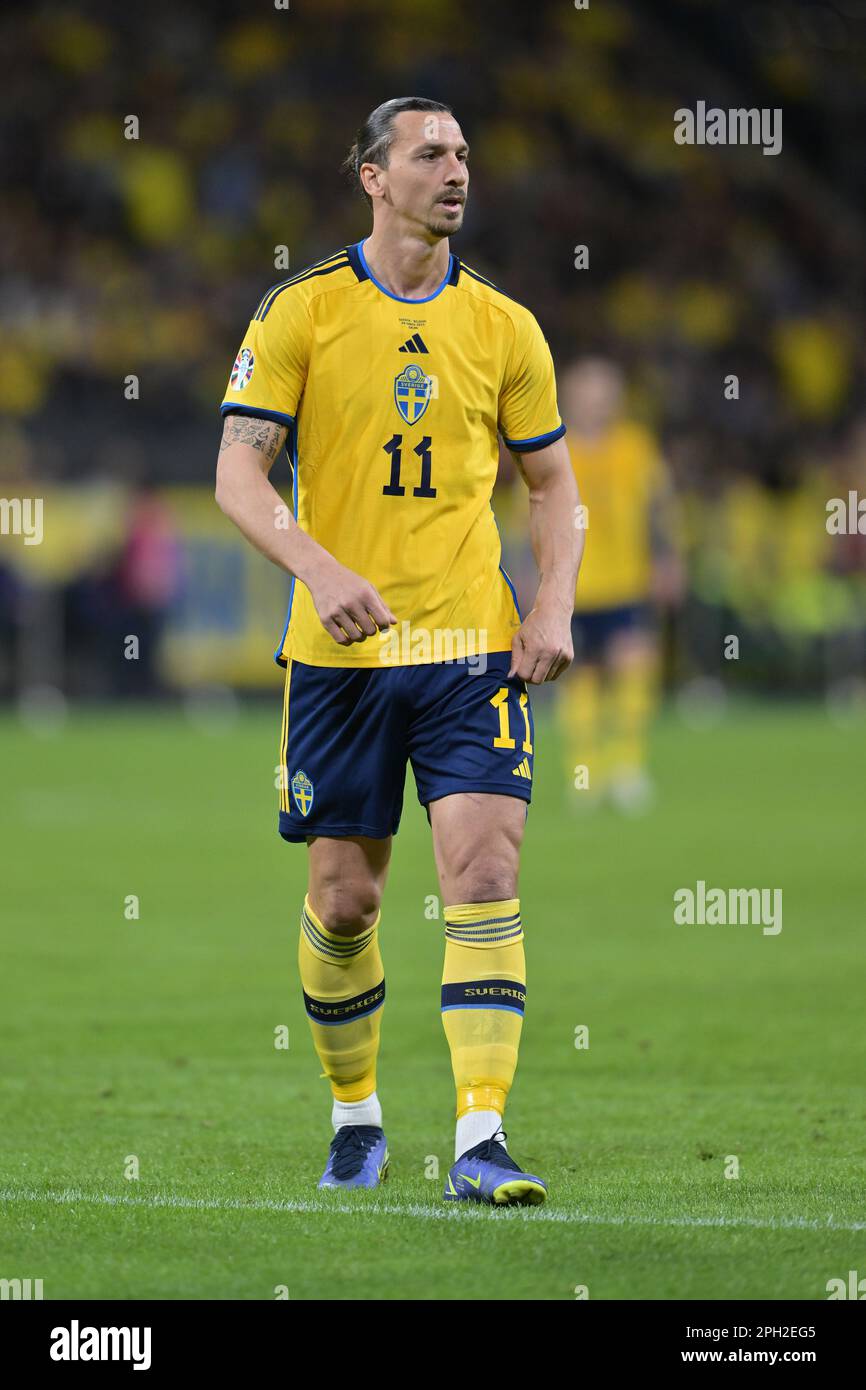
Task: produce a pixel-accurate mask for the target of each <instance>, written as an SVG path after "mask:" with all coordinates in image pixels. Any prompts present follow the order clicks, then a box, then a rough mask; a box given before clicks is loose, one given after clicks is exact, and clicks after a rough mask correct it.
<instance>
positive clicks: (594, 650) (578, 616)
mask: <svg viewBox="0 0 866 1390" xmlns="http://www.w3.org/2000/svg"><path fill="white" fill-rule="evenodd" d="M648 624H649V608H648V605H647V604H645V603H621V604H619V606H618V607H616V608H588V609H587V610H586V611H585V612H583V613H575V614H574V616H573V618H572V620H571V640H572V642H573V643H574V655H575V658H576V660H577V661H581V660H583V661H590V662H592V661H597V660H598V658H599V657H600V656H601V655H602V653H603V651H604V649H605V647H606V646H607V644H608V642H609V641H610V640H611V638H612V637H615V636H616V634H617V633H618V632H633V631H634V630H635V629H643V628H645V627H647V626H648Z"/></svg>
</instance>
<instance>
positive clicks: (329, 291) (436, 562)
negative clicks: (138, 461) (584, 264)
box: [222, 243, 565, 841]
mask: <svg viewBox="0 0 866 1390" xmlns="http://www.w3.org/2000/svg"><path fill="white" fill-rule="evenodd" d="M222 413H223V414H224V415H227V414H232V413H239V414H244V415H251V416H256V417H260V418H264V419H268V420H275V421H278V422H280V423H282V424H284V425H286V426H287V427H288V430H289V436H288V441H287V448H288V451H289V455H290V460H291V465H292V490H293V511H294V515H295V518H296V519H297V521H298V524H299V525H300V526H301V528H302V529H303V530H304V531H305V532H306V533H307V534H308V535H310V536H312V538H313V539H314V540H316V541H317V542H318V543H319V544H320V545H322V546H323V548H324V549H325V550H327V551H328V552H329V553H330V554H331V555H333V556H334V557H335V558H336V559H337V560H338V561H339V562H340V563H341V564H343V565H345V566H347V567H348V568H349V569H351V570H353V571H354V572H355V573H357V574H360V575H362V576H363V577H364V578H365V579H367V580H369V581H370V583H371V584H373V585H374V587H375V588H376V589H377V590H378V592H379V593H380V594H381V596H382V598H383V600H384V601H385V603H386V604H388V605H389V606H390V607H391V609H392V610H393V612H394V613H395V614H396V615H397V619H398V623H397V627H396V628H392V629H391V630H390V631H389V632H387V633H382V634H377V635H376V636H374V637H368V638H367V640H366V641H364V642H360V643H357V644H354V645H352V646H348V647H345V646H340V645H339V644H337V643H336V642H335V641H334V640H333V638H332V637H331V636H330V635H329V634H328V632H327V631H326V630H325V629H324V627H323V626H322V624H321V621H320V619H319V616H318V614H317V612H316V609H315V606H314V604H313V600H312V596H311V595H310V592H309V590H308V589H307V588H306V587H305V586H304V585H303V584H296V582H295V580H294V579H293V580H292V582H291V591H290V596H289V613H288V617H287V620H286V626H285V629H284V631H283V635H282V637H281V639H280V642H279V645H278V648H277V651H276V653H275V655H276V659H277V660H278V661H279V663H280V664H281V665H283V666H285V667H286V690H285V700H284V708H283V724H282V733H281V747H280V762H281V765H282V767H283V772H284V777H283V781H284V785H283V789H282V791H281V797H280V831H281V834H283V836H284V838H286V839H290V840H296V841H301V840H304V839H305V838H306V837H307V836H308V835H314V834H321V835H328V834H336V835H351V834H363V835H372V836H378V837H384V836H386V835H390V834H392V833H394V831H395V830H396V827H397V824H398V823H399V818H400V813H401V809H402V796H403V784H404V779H405V769H406V761H407V759H410V760H411V761H412V765H413V771H414V772H415V776H416V781H417V783H418V794H419V799H420V800H421V802H422V804H423V805H426V804H427V802H428V801H430V800H433V799H435V798H436V797H439V796H443V795H447V794H448V793H449V792H451V791H464V790H465V791H470V790H476V791H496V792H502V793H505V794H508V795H513V796H520V797H523V799H524V800H526V801H528V800H529V798H530V788H531V776H532V724H531V712H530V709H529V700H528V694H527V691H526V687H525V685H524V683H523V682H522V681H520V680H518V679H515V678H512V679H511V680H508V679H507V674H506V673H507V671H508V667H509V664H510V652H511V644H512V640H513V637H514V634H515V632H516V631H517V629H518V628H519V626H520V623H521V616H520V613H519V610H518V607H517V602H516V598H515V595H514V590H513V587H512V585H511V582H510V580H509V579H508V576H507V575H506V574H505V572H504V570H503V569H502V567H501V547H500V540H499V532H498V529H497V525H496V520H495V517H494V515H493V509H492V505H491V494H492V491H493V485H494V482H495V479H496V472H497V466H498V433H499V432H501V433H502V435H503V438H504V439H505V442H506V444H507V446H508V447H509V448H510V449H512V450H513V451H514V452H516V453H529V452H531V451H533V450H536V449H541V448H544V447H545V446H546V445H548V444H550V443H552V442H553V441H554V440H556V439H559V438H560V437H561V436H562V435H563V434H564V433H565V427H564V425H563V424H562V422H561V420H560V417H559V412H558V409H557V403H556V387H555V379H554V370H553V363H552V360H551V356H550V351H549V349H548V346H547V343H546V342H545V339H544V337H543V334H542V332H541V329H540V328H539V326H538V324H537V323H536V320H535V318H534V317H533V315H532V314H531V313H530V312H529V310H527V309H526V308H524V307H523V306H522V305H520V304H518V303H516V302H515V301H514V300H512V299H510V298H509V297H508V296H507V295H506V294H504V293H503V292H502V291H501V290H499V289H498V288H496V286H494V285H493V284H492V283H491V282H490V281H489V280H487V279H486V278H485V277H483V276H481V275H479V274H478V273H477V272H476V271H474V270H472V269H471V268H470V267H468V266H466V265H465V264H463V262H462V261H461V260H460V259H459V258H458V257H457V256H455V255H453V254H452V255H451V256H450V258H449V263H448V268H447V272H446V274H445V277H444V279H443V281H442V283H441V285H440V286H439V288H438V289H437V290H435V291H434V292H433V293H432V294H430V295H428V296H427V297H426V298H424V299H404V298H401V297H399V296H397V295H394V294H392V293H391V292H390V291H389V290H386V289H385V287H384V286H383V285H381V284H379V282H378V281H377V280H376V278H375V276H374V275H373V274H372V272H371V270H370V268H369V266H368V264H367V262H366V259H365V256H364V247H363V243H358V244H356V245H353V246H348V247H345V248H343V249H342V250H341V251H338V252H336V253H335V254H334V255H332V256H329V257H327V258H326V259H325V260H323V261H320V262H318V263H317V264H315V265H313V266H311V267H309V268H308V269H307V270H305V271H302V272H301V273H299V274H297V275H295V276H293V277H292V278H290V279H287V280H285V281H284V282H282V283H280V284H277V285H275V286H273V287H272V288H271V289H270V290H268V292H267V293H266V294H265V296H264V297H263V299H262V301H261V303H260V304H259V305H258V308H257V309H256V312H255V314H254V316H253V318H252V321H251V322H250V325H249V328H248V330H247V333H246V335H245V337H244V340H243V343H242V345H241V348H240V351H239V352H238V355H237V358H236V360H235V364H234V367H233V369H232V373H231V378H230V381H229V386H228V390H227V392H226V396H225V400H224V401H223V404H222Z"/></svg>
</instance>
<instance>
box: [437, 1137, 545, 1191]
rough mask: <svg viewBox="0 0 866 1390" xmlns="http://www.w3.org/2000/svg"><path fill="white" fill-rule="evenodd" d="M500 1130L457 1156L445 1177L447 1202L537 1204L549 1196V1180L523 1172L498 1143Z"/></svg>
mask: <svg viewBox="0 0 866 1390" xmlns="http://www.w3.org/2000/svg"><path fill="white" fill-rule="evenodd" d="M500 1135H502V1138H503V1139H506V1138H507V1137H508V1136H507V1135H506V1134H505V1133H504V1132H503V1131H502V1130H497V1131H496V1134H494V1135H491V1137H490V1138H489V1139H483V1140H482V1141H481V1143H480V1144H476V1145H475V1147H474V1148H473V1149H467V1150H466V1153H465V1154H462V1155H461V1157H460V1158H458V1160H457V1162H456V1163H455V1164H454V1167H453V1168H452V1169H451V1171H450V1173H449V1174H448V1177H447V1178H446V1180H445V1201H446V1202H487V1203H488V1204H489V1205H491V1206H535V1205H536V1204H537V1203H538V1202H543V1201H544V1200H545V1198H546V1197H547V1184H546V1183H543V1182H542V1181H541V1178H537V1177H536V1176H535V1174H534V1173H524V1172H523V1169H522V1168H521V1167H520V1165H519V1164H517V1163H515V1162H514V1159H513V1158H512V1157H511V1154H510V1153H508V1151H507V1150H506V1149H505V1148H504V1146H503V1145H502V1144H500V1143H499V1136H500Z"/></svg>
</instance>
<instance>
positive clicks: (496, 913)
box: [442, 898, 526, 1117]
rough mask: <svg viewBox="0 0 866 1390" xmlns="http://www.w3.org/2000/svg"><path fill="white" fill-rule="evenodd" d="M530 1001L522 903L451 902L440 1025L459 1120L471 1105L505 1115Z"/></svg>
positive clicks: (446, 920)
mask: <svg viewBox="0 0 866 1390" xmlns="http://www.w3.org/2000/svg"><path fill="white" fill-rule="evenodd" d="M525 1000H526V962H525V959H524V954H523V927H522V926H521V922H520V900H519V899H518V898H508V899H504V900H501V901H498V902H489V903H458V904H456V905H455V906H453V907H446V909H445V967H444V970H443V973H442V1023H443V1025H444V1028H445V1036H446V1037H447V1039H448V1046H449V1048H450V1049H451V1066H452V1069H453V1072H454V1082H455V1085H456V1087H457V1115H458V1117H460V1116H462V1115H465V1114H467V1113H468V1112H469V1111H472V1110H495V1111H496V1112H497V1113H498V1114H499V1115H502V1114H503V1113H504V1111H505V1101H506V1097H507V1095H508V1092H509V1090H510V1088H511V1083H512V1081H513V1079H514V1070H515V1067H516V1066H517V1049H518V1046H519V1044H520V1031H521V1028H522V1026H523V1006H524V1002H525Z"/></svg>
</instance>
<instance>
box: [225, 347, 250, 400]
mask: <svg viewBox="0 0 866 1390" xmlns="http://www.w3.org/2000/svg"><path fill="white" fill-rule="evenodd" d="M255 361H256V359H255V358H254V357H253V354H252V350H251V349H250V348H241V350H240V352H239V353H238V355H237V357H236V358H235V365H234V366H233V367H232V375H231V381H230V382H229V385H230V386H231V388H232V390H233V391H243V389H244V387H245V386H249V383H250V377H251V376H252V374H253V367H254V366H255Z"/></svg>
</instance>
